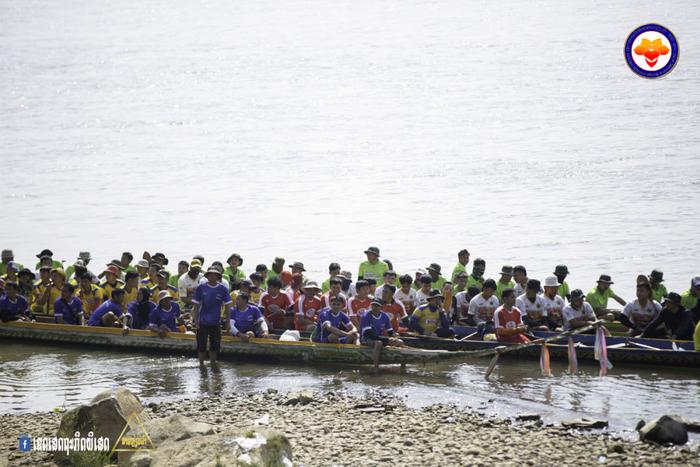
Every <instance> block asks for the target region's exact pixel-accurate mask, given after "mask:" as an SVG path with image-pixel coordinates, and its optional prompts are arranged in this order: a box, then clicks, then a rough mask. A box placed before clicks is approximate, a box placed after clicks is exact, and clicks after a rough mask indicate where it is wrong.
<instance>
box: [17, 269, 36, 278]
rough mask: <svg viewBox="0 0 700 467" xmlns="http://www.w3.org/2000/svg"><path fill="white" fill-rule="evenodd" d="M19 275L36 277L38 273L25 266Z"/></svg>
mask: <svg viewBox="0 0 700 467" xmlns="http://www.w3.org/2000/svg"><path fill="white" fill-rule="evenodd" d="M17 275H18V276H32V279H36V274H34V273H33V272H32V271H31V270H29V269H27V268H24V269H22V270H21V271H20V272H18V273H17Z"/></svg>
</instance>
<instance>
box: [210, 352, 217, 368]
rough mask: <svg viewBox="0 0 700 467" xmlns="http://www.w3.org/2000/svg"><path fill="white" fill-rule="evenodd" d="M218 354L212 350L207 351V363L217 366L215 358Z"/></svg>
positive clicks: (213, 366)
mask: <svg viewBox="0 0 700 467" xmlns="http://www.w3.org/2000/svg"><path fill="white" fill-rule="evenodd" d="M218 356H219V354H218V353H217V352H214V351H213V350H210V351H209V363H210V364H211V367H212V368H218V367H219V364H218V362H217V361H216V358H217V357H218Z"/></svg>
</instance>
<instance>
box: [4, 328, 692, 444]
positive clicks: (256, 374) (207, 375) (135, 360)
mask: <svg viewBox="0 0 700 467" xmlns="http://www.w3.org/2000/svg"><path fill="white" fill-rule="evenodd" d="M0 348H1V349H2V352H0V375H2V376H1V377H0V412H5V413H6V412H12V413H21V412H33V411H44V410H52V409H53V408H55V407H59V406H66V407H70V406H72V405H75V404H78V403H81V402H84V401H86V400H88V399H90V398H91V397H93V396H95V395H96V394H98V393H99V392H101V391H103V390H105V389H110V388H112V387H115V386H125V387H127V388H129V389H130V390H132V391H134V392H135V393H137V394H138V395H139V396H140V397H141V398H142V399H144V400H145V401H162V400H170V399H177V398H185V397H187V398H191V397H197V396H200V395H206V394H229V393H233V392H243V393H247V392H252V391H259V390H264V389H267V388H274V389H277V390H279V391H282V392H285V391H291V390H298V389H312V390H313V389H315V390H336V389H344V390H346V391H348V392H350V393H352V394H357V395H362V394H364V393H366V392H367V391H376V390H382V391H384V392H388V393H391V394H393V395H396V396H398V397H400V398H402V399H403V400H404V401H405V402H406V403H407V404H408V405H410V406H414V407H420V406H424V405H428V404H434V403H438V402H440V403H448V404H460V405H467V406H470V407H473V408H476V409H478V410H480V411H483V412H485V413H489V414H493V415H498V416H502V417H509V416H513V415H515V414H518V413H521V412H537V413H539V414H541V415H542V416H543V418H544V419H545V421H557V420H561V419H564V418H574V417H582V416H587V417H598V418H604V419H607V420H609V421H610V428H611V429H612V430H615V431H626V430H631V429H633V428H634V426H635V424H636V423H637V421H639V419H647V420H648V419H651V418H653V417H657V416H659V415H662V414H667V413H682V414H688V415H692V414H700V384H699V383H700V381H699V380H698V376H697V372H696V370H692V369H675V370H674V369H664V371H663V372H654V371H651V370H650V369H649V367H644V366H629V365H627V366H625V367H619V368H618V367H616V368H614V369H613V370H612V371H611V373H610V374H609V376H608V377H605V378H600V377H598V376H597V367H595V366H592V365H585V364H584V365H581V371H580V373H579V374H578V375H568V374H567V373H566V365H565V364H563V363H561V362H553V364H552V372H553V376H551V377H542V376H541V375H540V371H539V367H538V364H537V361H536V360H509V359H502V361H501V362H500V363H499V366H498V367H497V369H496V371H495V372H494V374H493V375H492V377H491V379H490V380H489V381H486V380H485V379H484V370H485V366H486V364H487V363H488V362H487V361H486V360H476V361H470V362H467V363H442V364H438V365H435V364H431V365H414V366H409V367H408V368H407V369H406V371H405V372H402V371H401V370H400V369H399V367H390V368H387V369H386V370H385V371H383V372H381V373H380V374H378V375H374V374H373V373H372V372H371V371H370V370H369V369H368V368H365V367H359V366H358V367H347V366H346V367H343V368H341V369H339V368H336V367H332V366H321V367H310V366H304V365H291V364H284V365H279V364H274V365H273V364H267V363H264V362H240V363H239V362H228V361H224V362H221V370H220V371H218V372H214V371H211V370H206V371H201V370H200V368H199V364H198V362H197V360H196V359H194V358H189V357H185V356H166V355H150V356H149V355H141V354H132V353H123V352H119V353H114V352H108V351H105V350H76V349H72V348H67V347H58V346H35V345H27V344H22V343H15V342H11V341H9V342H8V341H5V342H3V345H2V347H0ZM613 363H614V362H613ZM650 401H653V403H650Z"/></svg>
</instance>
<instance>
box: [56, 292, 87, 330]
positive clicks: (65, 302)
mask: <svg viewBox="0 0 700 467" xmlns="http://www.w3.org/2000/svg"><path fill="white" fill-rule="evenodd" d="M53 317H54V320H55V321H56V323H59V324H61V323H63V324H74V325H78V326H82V325H83V302H81V301H80V299H79V298H78V297H76V296H75V286H73V285H71V284H65V285H64V286H63V288H62V289H61V298H59V299H58V300H56V302H54V304H53Z"/></svg>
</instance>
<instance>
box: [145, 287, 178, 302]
mask: <svg viewBox="0 0 700 467" xmlns="http://www.w3.org/2000/svg"><path fill="white" fill-rule="evenodd" d="M161 290H167V291H168V293H169V294H170V297H171V298H172V299H173V301H174V302H176V301H177V288H176V287H173V286H172V285H167V286H166V288H165V289H161V288H159V287H158V286H157V285H156V286H155V287H153V288H152V289H151V300H153V301H154V302H155V301H156V300H158V294H159V293H160V291H161Z"/></svg>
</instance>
